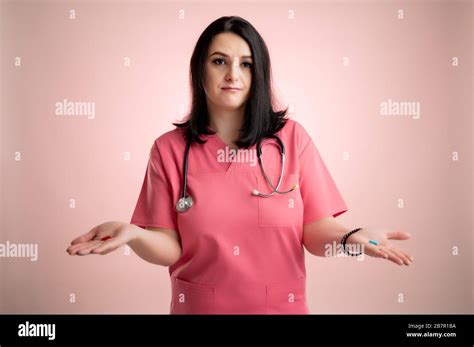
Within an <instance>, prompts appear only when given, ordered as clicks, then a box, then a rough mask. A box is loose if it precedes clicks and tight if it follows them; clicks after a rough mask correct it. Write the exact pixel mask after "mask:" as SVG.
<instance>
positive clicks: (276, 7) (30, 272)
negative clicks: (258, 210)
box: [0, 1, 473, 313]
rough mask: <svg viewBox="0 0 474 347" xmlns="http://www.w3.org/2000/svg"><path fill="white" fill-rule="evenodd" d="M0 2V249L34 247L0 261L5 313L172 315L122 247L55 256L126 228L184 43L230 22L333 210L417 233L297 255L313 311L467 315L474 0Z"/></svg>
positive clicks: (177, 90) (161, 273) (184, 90)
mask: <svg viewBox="0 0 474 347" xmlns="http://www.w3.org/2000/svg"><path fill="white" fill-rule="evenodd" d="M1 3H2V7H1V11H2V12H1V18H0V19H1V26H2V27H1V29H2V33H1V73H2V76H1V102H2V103H1V121H2V123H1V155H2V160H1V171H0V172H1V182H2V184H1V197H2V199H1V208H0V212H1V215H0V217H1V234H0V243H5V242H6V241H7V240H8V241H10V242H11V243H37V244H38V247H39V259H38V261H36V262H32V261H30V260H29V259H27V258H0V290H1V292H0V312H3V313H119V312H120V313H168V312H169V301H170V295H171V288H170V282H169V277H168V272H167V268H165V267H160V266H155V265H152V264H149V263H147V262H145V261H143V260H142V259H140V258H139V257H138V256H137V255H136V254H135V253H133V251H131V250H130V254H129V255H127V254H126V248H125V247H122V248H120V249H118V250H117V251H115V252H114V253H111V254H109V255H107V256H100V255H90V256H86V257H79V256H74V257H71V256H69V255H68V254H67V253H66V248H67V246H68V245H69V242H70V241H71V240H72V239H73V238H75V237H76V236H78V235H80V234H82V233H85V232H87V231H89V230H90V229H91V228H92V227H94V226H95V225H98V224H100V223H103V222H106V221H111V220H119V221H124V222H128V221H129V220H130V217H131V214H132V212H133V209H134V207H135V203H136V200H137V198H138V194H139V191H140V187H141V184H142V181H143V175H144V173H145V169H146V163H147V160H148V154H149V148H150V146H151V144H152V143H153V141H154V139H156V138H157V137H158V136H159V135H161V134H162V133H164V132H166V131H168V130H171V129H172V128H173V127H172V125H171V122H173V121H177V120H179V119H181V118H182V116H183V115H184V113H185V111H186V110H187V109H188V106H189V89H188V84H189V81H188V66H189V59H190V56H191V53H192V49H193V47H194V44H195V42H196V40H197V38H198V36H199V35H200V33H201V32H202V31H203V30H204V28H205V27H206V26H207V25H208V24H210V23H211V22H212V21H213V20H215V19H217V18H218V17H220V16H224V15H239V16H242V17H244V18H245V19H247V20H249V21H250V22H251V23H252V24H253V25H254V26H255V27H256V28H257V30H258V31H259V32H260V33H261V35H262V36H263V38H264V39H265V41H266V43H267V45H268V46H269V49H270V55H271V59H272V66H273V80H274V83H275V87H276V89H277V92H278V93H277V95H278V96H279V98H280V101H281V104H282V105H287V104H291V105H292V113H291V117H292V118H293V119H295V120H297V121H299V122H300V123H301V124H303V126H304V127H305V128H306V129H307V130H308V132H309V133H310V134H311V136H312V138H313V140H314V141H315V143H316V145H317V147H318V149H319V150H320V152H321V154H322V156H323V159H324V160H325V162H326V164H327V166H328V168H329V170H330V172H331V174H332V176H333V178H334V180H335V181H336V184H337V185H338V187H339V189H340V191H341V194H342V195H343V197H344V199H345V201H346V202H347V204H348V207H349V211H348V212H346V213H345V214H343V215H341V216H340V217H337V220H338V221H339V222H340V223H341V224H343V225H345V226H346V227H348V228H355V227H358V226H368V225H370V226H379V227H387V228H392V229H395V230H397V229H400V230H405V231H409V232H411V233H412V235H413V237H412V239H411V240H409V241H403V243H402V242H401V241H394V243H398V244H400V247H402V248H403V249H405V250H407V251H408V252H409V253H410V254H412V255H413V256H414V258H415V261H414V263H413V264H412V265H411V266H409V267H406V266H404V267H401V266H398V265H395V264H394V263H392V262H388V261H384V260H381V259H375V258H370V257H366V258H365V260H363V261H358V260H356V259H354V258H328V259H325V258H321V257H315V256H312V255H310V254H309V253H307V254H306V264H307V272H308V279H307V298H308V306H309V309H310V311H311V312H312V313H404V312H406V313H472V312H473V306H472V303H473V282H472V280H473V276H472V274H473V266H472V265H473V261H472V247H473V239H472V215H473V213H472V212H473V204H472V159H473V152H472V130H473V127H472V97H473V90H472V73H473V66H472V42H473V37H472V33H473V29H472V28H473V27H472V19H473V2H472V1H410V2H401V1H384V2H381V1H380V2H379V1H334V2H329V1H314V2H293V1H292V2H291V3H290V2H260V3H259V2H252V3H250V2H237V1H234V2H233V3H231V4H230V3H229V4H225V5H223V4H222V3H221V2H218V1H214V2H197V1H193V2H179V3H171V2H159V1H153V2H150V1H133V2H132V1H117V2H111V1H80V2H79V1H2V2H1ZM72 9H73V10H75V11H76V18H75V19H70V18H69V13H70V12H69V11H70V10H72ZM180 10H184V18H180ZM398 10H403V11H404V18H403V19H399V18H398ZM291 11H294V12H291ZM181 13H183V12H181ZM292 13H294V17H293V18H292V17H291V14H292ZM15 57H21V66H15V64H14V62H15ZM125 57H129V58H130V67H126V66H124V58H125ZM343 57H348V59H349V65H348V66H344V65H343ZM453 57H457V58H458V59H459V66H453V65H452V60H453ZM63 99H68V100H69V101H91V102H95V105H96V114H95V118H94V119H88V118H87V117H85V116H69V117H68V116H57V115H56V114H55V106H54V105H55V103H56V102H58V101H59V102H61V101H62V100H63ZM388 99H392V100H394V101H415V102H419V103H420V105H421V117H420V118H419V119H412V117H410V116H382V115H381V114H380V103H381V102H384V101H387V100H388ZM180 105H181V106H180ZM15 152H21V161H16V160H15ZM125 152H129V153H130V160H125V159H124V153H125ZM344 152H347V153H348V155H349V159H348V160H344ZM453 152H458V153H459V160H458V161H453V160H452V153H453ZM69 199H75V201H76V206H75V208H70V207H69ZM398 199H403V201H404V207H403V208H399V207H397V201H398ZM453 247H458V249H459V254H458V255H453ZM71 294H74V295H75V299H76V300H75V302H74V303H72V302H70V300H69V299H70V297H71ZM399 294H403V299H404V300H403V302H399V300H398V299H399Z"/></svg>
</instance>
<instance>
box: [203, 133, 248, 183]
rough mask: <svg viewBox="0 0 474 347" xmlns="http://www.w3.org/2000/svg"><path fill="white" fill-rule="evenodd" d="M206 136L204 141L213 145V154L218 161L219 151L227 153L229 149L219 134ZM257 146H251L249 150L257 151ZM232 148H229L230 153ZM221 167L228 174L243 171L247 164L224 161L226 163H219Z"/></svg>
mask: <svg viewBox="0 0 474 347" xmlns="http://www.w3.org/2000/svg"><path fill="white" fill-rule="evenodd" d="M203 136H204V139H205V140H208V142H209V143H210V144H211V149H210V151H211V153H212V154H213V155H215V158H216V160H217V156H218V150H223V151H225V150H226V147H229V146H228V145H227V144H226V143H225V142H224V141H223V140H222V139H221V138H220V136H219V135H217V133H215V134H209V135H203ZM255 147H256V146H255V145H253V146H251V147H250V148H248V149H249V150H254V149H255ZM231 149H232V148H231V147H229V151H230V150H231ZM239 149H240V148H235V150H236V151H238V150H239ZM219 164H220V165H222V167H223V168H224V172H225V173H226V174H227V173H229V172H233V171H235V170H241V169H244V168H245V167H246V166H247V165H246V164H247V163H245V162H239V161H237V160H232V161H229V162H227V161H224V162H219Z"/></svg>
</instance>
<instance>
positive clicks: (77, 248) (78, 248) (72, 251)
mask: <svg viewBox="0 0 474 347" xmlns="http://www.w3.org/2000/svg"><path fill="white" fill-rule="evenodd" d="M100 242H101V241H90V242H86V243H81V244H79V245H74V247H73V248H71V249H70V250H69V254H70V255H76V254H78V253H79V252H80V251H81V250H83V249H86V248H89V247H91V246H92V245H93V246H96V245H97V244H98V243H100ZM79 255H82V254H79Z"/></svg>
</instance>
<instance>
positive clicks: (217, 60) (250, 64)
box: [212, 58, 253, 69]
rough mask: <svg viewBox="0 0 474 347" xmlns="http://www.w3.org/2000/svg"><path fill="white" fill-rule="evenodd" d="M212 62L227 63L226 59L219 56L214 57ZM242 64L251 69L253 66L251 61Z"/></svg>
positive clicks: (217, 63)
mask: <svg viewBox="0 0 474 347" xmlns="http://www.w3.org/2000/svg"><path fill="white" fill-rule="evenodd" d="M212 62H213V63H214V64H216V65H223V64H221V62H222V63H225V60H224V59H222V58H217V59H214V60H213V61H212ZM242 65H244V66H245V67H247V68H248V69H251V68H252V66H253V64H252V63H249V62H245V63H242Z"/></svg>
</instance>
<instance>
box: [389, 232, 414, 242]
mask: <svg viewBox="0 0 474 347" xmlns="http://www.w3.org/2000/svg"><path fill="white" fill-rule="evenodd" d="M410 237H411V234H410V233H407V232H406V231H399V230H397V231H389V232H387V238H388V239H390V240H406V239H409V238H410Z"/></svg>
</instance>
